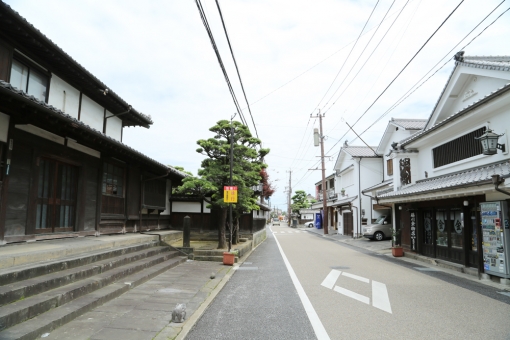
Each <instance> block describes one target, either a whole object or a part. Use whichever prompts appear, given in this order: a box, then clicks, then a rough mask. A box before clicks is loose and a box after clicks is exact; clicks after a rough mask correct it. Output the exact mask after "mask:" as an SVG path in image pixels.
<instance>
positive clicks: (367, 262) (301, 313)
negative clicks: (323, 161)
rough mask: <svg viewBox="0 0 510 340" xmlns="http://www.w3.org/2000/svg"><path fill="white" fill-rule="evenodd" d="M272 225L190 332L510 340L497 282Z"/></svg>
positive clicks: (509, 315)
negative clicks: (485, 282) (494, 284)
mask: <svg viewBox="0 0 510 340" xmlns="http://www.w3.org/2000/svg"><path fill="white" fill-rule="evenodd" d="M271 230H272V231H273V232H274V238H273V237H271V236H269V237H268V240H267V241H266V242H264V243H263V244H262V245H261V246H259V248H257V249H256V250H255V251H254V253H252V254H251V255H250V256H249V257H248V259H246V262H245V263H244V264H243V265H242V266H241V267H240V268H241V269H240V270H238V271H237V272H236V273H235V274H234V276H233V277H232V279H231V280H230V281H229V282H228V283H227V285H226V286H225V287H224V289H223V290H222V292H221V293H220V295H219V296H218V297H217V298H216V300H215V301H214V302H213V303H212V305H211V306H210V307H209V308H208V310H207V311H206V312H205V314H204V315H203V317H202V318H201V319H200V320H199V321H198V323H197V324H196V325H195V327H194V328H193V329H192V331H191V332H190V333H189V334H188V337H187V339H193V340H194V339H234V338H236V339H238V338H245V339H316V338H318V339H347V338H353V339H386V338H391V339H510V321H509V320H510V296H507V295H503V294H501V293H500V292H499V291H498V289H496V288H493V287H490V286H486V285H482V284H480V283H478V282H476V281H472V280H468V279H466V278H462V277H458V276H454V275H449V274H446V273H444V272H440V271H434V270H431V269H430V268H427V267H423V266H419V265H414V264H409V263H407V262H404V261H400V260H395V259H393V258H392V257H391V256H388V255H380V254H379V255H378V254H376V253H373V252H369V251H365V250H360V249H355V248H353V247H349V246H347V245H345V244H343V243H339V242H331V241H329V240H327V239H326V238H323V237H319V236H317V235H315V234H312V233H308V232H306V231H304V230H296V229H292V228H289V227H287V226H283V225H282V226H273V227H271ZM269 234H270V233H269ZM280 249H281V251H280ZM286 261H287V265H286V264H285V262H286ZM243 268H244V269H243Z"/></svg>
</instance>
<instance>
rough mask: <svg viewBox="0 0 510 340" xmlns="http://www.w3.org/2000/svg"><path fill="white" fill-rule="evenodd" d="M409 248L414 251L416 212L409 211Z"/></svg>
mask: <svg viewBox="0 0 510 340" xmlns="http://www.w3.org/2000/svg"><path fill="white" fill-rule="evenodd" d="M411 250H412V251H416V213H415V212H414V211H412V212H411Z"/></svg>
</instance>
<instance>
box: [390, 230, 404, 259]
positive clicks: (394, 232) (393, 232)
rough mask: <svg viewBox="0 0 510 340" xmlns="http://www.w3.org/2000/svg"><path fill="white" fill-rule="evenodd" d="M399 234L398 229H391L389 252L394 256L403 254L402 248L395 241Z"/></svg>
mask: <svg viewBox="0 0 510 340" xmlns="http://www.w3.org/2000/svg"><path fill="white" fill-rule="evenodd" d="M399 234H400V230H397V229H395V228H392V229H391V254H392V255H393V256H394V257H402V256H404V249H403V248H402V246H400V245H399V244H398V243H397V237H398V235H399Z"/></svg>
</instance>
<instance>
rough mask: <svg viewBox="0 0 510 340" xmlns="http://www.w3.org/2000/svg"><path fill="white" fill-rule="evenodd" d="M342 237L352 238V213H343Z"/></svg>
mask: <svg viewBox="0 0 510 340" xmlns="http://www.w3.org/2000/svg"><path fill="white" fill-rule="evenodd" d="M343 220H344V235H349V236H352V213H347V212H344V213H343Z"/></svg>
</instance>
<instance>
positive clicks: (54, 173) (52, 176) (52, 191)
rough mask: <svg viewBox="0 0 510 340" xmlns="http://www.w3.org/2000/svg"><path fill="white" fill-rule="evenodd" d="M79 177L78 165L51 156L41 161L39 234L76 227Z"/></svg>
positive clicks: (37, 213) (37, 218)
mask: <svg viewBox="0 0 510 340" xmlns="http://www.w3.org/2000/svg"><path fill="white" fill-rule="evenodd" d="M77 180H78V171H77V168H76V167H74V166H72V165H68V164H65V163H61V162H59V161H56V160H52V159H47V158H41V159H40V160H39V174H38V183H37V210H36V223H35V228H36V229H35V232H36V233H51V232H63V231H73V230H74V226H75V221H76V189H77Z"/></svg>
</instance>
